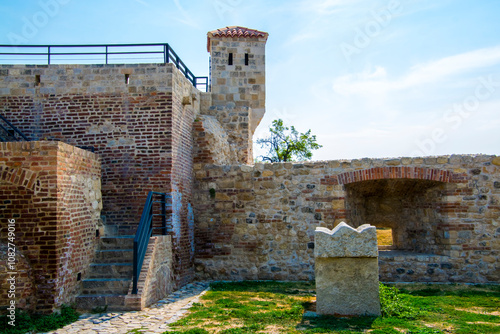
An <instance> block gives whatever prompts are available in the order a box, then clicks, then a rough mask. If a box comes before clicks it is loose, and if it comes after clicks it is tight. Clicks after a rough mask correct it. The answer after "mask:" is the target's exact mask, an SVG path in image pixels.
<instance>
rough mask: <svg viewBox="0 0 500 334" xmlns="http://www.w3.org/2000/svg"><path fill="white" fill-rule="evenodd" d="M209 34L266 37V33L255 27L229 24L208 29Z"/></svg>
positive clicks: (215, 35) (214, 35) (216, 35)
mask: <svg viewBox="0 0 500 334" xmlns="http://www.w3.org/2000/svg"><path fill="white" fill-rule="evenodd" d="M210 34H212V36H213V37H256V38H258V37H264V38H265V37H267V35H268V33H267V32H263V31H259V30H255V29H248V28H245V27H237V26H231V27H225V28H221V29H217V30H213V31H210Z"/></svg>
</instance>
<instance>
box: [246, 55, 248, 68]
mask: <svg viewBox="0 0 500 334" xmlns="http://www.w3.org/2000/svg"><path fill="white" fill-rule="evenodd" d="M245 66H248V53H245Z"/></svg>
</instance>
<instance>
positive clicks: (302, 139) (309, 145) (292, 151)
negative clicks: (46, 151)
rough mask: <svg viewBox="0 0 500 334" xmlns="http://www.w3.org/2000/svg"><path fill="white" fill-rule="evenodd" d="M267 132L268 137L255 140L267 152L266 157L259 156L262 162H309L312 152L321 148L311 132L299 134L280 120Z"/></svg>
mask: <svg viewBox="0 0 500 334" xmlns="http://www.w3.org/2000/svg"><path fill="white" fill-rule="evenodd" d="M269 132H270V135H269V137H266V138H261V139H257V144H259V145H261V147H262V148H265V149H267V150H268V153H267V155H262V156H261V158H262V161H268V162H286V161H300V160H309V159H311V158H312V150H317V149H319V148H321V147H322V146H321V145H319V144H318V143H317V142H316V136H315V135H311V130H309V131H307V132H306V133H299V132H298V131H297V130H296V129H295V127H294V126H291V127H290V128H289V127H288V126H285V125H284V124H283V120H281V119H277V120H274V121H273V123H272V125H271V127H270V128H269Z"/></svg>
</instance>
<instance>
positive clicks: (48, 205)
mask: <svg viewBox="0 0 500 334" xmlns="http://www.w3.org/2000/svg"><path fill="white" fill-rule="evenodd" d="M100 172H101V170H100V162H99V160H98V158H97V156H96V155H95V154H93V153H91V152H88V151H85V150H81V149H78V148H75V147H73V146H70V145H67V144H64V143H60V142H43V141H42V142H19V143H1V144H0V203H1V204H0V206H1V207H2V212H1V213H0V220H1V225H0V226H1V228H0V238H1V239H0V240H1V243H2V244H3V246H4V245H5V244H7V242H8V239H7V236H8V220H9V219H14V220H15V241H14V244H15V248H16V253H17V254H18V256H17V257H16V258H17V260H18V261H19V262H16V266H19V274H18V275H17V276H16V288H19V291H16V293H17V295H16V298H19V299H18V300H17V301H18V302H19V304H18V305H17V306H18V307H19V308H26V309H30V310H33V311H36V312H42V313H43V312H51V311H53V310H54V309H57V308H58V307H60V306H61V305H62V304H69V303H71V302H72V301H73V300H74V298H75V296H76V295H77V294H78V292H79V291H78V284H79V283H78V278H79V274H80V275H81V276H84V275H85V271H86V270H87V268H88V265H89V263H90V262H91V261H92V259H93V256H94V251H95V245H96V230H97V228H98V220H99V216H100V210H101V207H102V206H101V205H102V204H101V189H100ZM9 242H10V241H9ZM3 246H2V247H3ZM2 249H3V248H2ZM4 259H5V258H3V259H2V260H4ZM4 265H5V264H4ZM6 274H7V272H6V271H2V272H1V273H0V275H1V276H0V284H1V285H2V287H4V286H5V281H6V279H7V276H6ZM2 291H6V290H2ZM29 294H32V295H31V296H29ZM8 303H9V300H8V296H6V295H5V294H4V293H2V294H1V295H0V305H1V306H5V305H7V304H8Z"/></svg>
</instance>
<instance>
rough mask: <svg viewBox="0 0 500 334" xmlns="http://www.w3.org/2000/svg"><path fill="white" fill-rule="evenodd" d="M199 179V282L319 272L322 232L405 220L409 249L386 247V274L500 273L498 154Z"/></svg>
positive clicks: (215, 172) (425, 277)
mask: <svg viewBox="0 0 500 334" xmlns="http://www.w3.org/2000/svg"><path fill="white" fill-rule="evenodd" d="M195 177H196V182H195V185H196V190H197V191H196V195H195V203H196V204H195V217H196V232H195V233H196V235H195V239H196V275H197V277H198V278H199V279H228V280H240V279H277V280H309V279H312V278H314V256H313V247H314V230H315V228H316V227H318V226H321V227H327V228H329V229H332V228H333V227H335V226H336V225H337V224H338V223H339V222H341V221H346V222H347V223H348V224H351V225H355V226H358V225H360V224H361V223H371V224H373V225H375V226H378V225H383V224H384V223H385V221H389V222H393V221H396V222H398V223H401V224H406V225H405V226H404V227H402V228H401V230H399V231H397V232H398V233H400V234H401V235H400V239H401V240H406V241H405V242H402V243H401V245H403V246H400V249H396V250H392V251H386V252H385V251H381V252H380V259H379V260H380V261H379V262H380V275H381V279H382V280H383V281H432V282H445V281H446V282H450V281H451V282H498V280H499V278H500V266H499V265H498V263H497V261H496V258H497V257H498V255H499V252H500V226H499V224H500V205H499V203H500V158H498V157H494V156H482V155H479V156H459V155H453V156H442V157H428V158H401V159H387V160H383V159H362V160H352V161H324V162H307V163H277V164H256V165H255V166H246V165H237V166H236V165H235V166H216V165H201V164H200V165H195ZM391 182H392V183H391ZM393 182H399V184H397V185H395V183H393ZM394 185H395V188H394V190H393V191H392V192H390V191H388V189H391V188H393V187H392V186H394ZM412 193H413V194H414V195H412ZM372 194H377V195H378V196H379V197H380V198H381V202H376V201H375V202H374V199H373V196H372ZM361 202H362V203H374V204H370V205H373V206H375V207H376V206H377V205H378V207H379V208H380V207H382V208H385V216H386V217H387V219H384V218H383V217H384V215H383V214H380V213H379V214H378V217H375V218H374V219H370V217H372V216H373V212H375V211H376V210H371V209H370V210H371V211H366V210H365V211H363V210H361V209H362V206H360V205H359V203H361ZM384 205H385V207H384ZM398 212H399V213H398ZM410 216H414V218H413V219H412V220H410V221H408V222H405V218H408V217H410ZM367 217H368V218H367ZM405 238H406V239H405ZM395 240H397V236H395ZM413 240H416V242H413ZM424 242H428V243H430V244H431V246H430V247H422V245H421V244H422V243H424ZM415 259H417V260H418V261H416V262H415V261H414V260H415Z"/></svg>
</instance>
